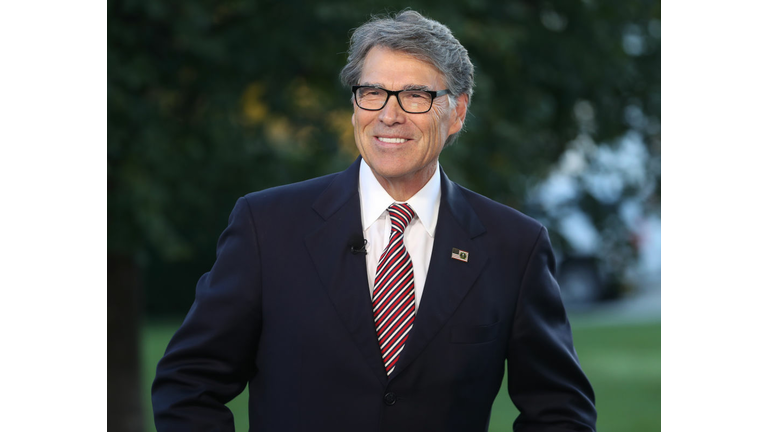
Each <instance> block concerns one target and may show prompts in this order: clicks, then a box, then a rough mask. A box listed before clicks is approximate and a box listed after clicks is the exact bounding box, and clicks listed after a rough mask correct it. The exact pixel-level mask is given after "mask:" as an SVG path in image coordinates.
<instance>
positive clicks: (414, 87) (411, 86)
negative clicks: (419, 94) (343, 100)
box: [360, 82, 430, 91]
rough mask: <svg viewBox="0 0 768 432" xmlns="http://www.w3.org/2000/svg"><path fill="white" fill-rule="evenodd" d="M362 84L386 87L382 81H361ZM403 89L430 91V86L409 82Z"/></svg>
mask: <svg viewBox="0 0 768 432" xmlns="http://www.w3.org/2000/svg"><path fill="white" fill-rule="evenodd" d="M360 85H361V86H366V87H376V88H380V89H384V88H386V87H384V85H383V84H381V83H370V82H364V83H361V84H360ZM403 90H422V91H423V90H426V91H429V90H430V88H429V86H426V85H420V84H407V85H405V86H404V87H403Z"/></svg>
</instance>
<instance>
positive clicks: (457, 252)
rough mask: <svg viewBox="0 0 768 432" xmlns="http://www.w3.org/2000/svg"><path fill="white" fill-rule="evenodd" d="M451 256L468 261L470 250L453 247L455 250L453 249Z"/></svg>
mask: <svg viewBox="0 0 768 432" xmlns="http://www.w3.org/2000/svg"><path fill="white" fill-rule="evenodd" d="M451 258H453V259H455V260H459V261H464V262H467V260H468V259H469V252H467V251H463V250H461V249H456V248H453V250H452V251H451Z"/></svg>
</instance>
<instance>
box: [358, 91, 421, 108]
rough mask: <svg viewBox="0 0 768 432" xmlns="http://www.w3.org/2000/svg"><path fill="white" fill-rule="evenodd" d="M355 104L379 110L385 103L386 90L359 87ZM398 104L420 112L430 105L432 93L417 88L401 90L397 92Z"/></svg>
mask: <svg viewBox="0 0 768 432" xmlns="http://www.w3.org/2000/svg"><path fill="white" fill-rule="evenodd" d="M355 96H356V100H357V104H358V105H360V108H363V109H368V110H380V109H382V108H384V104H386V103H387V92H386V91H384V90H382V89H378V88H375V87H361V88H359V89H357V93H356V95H355ZM397 97H398V99H399V101H400V106H401V107H402V108H403V109H404V110H405V111H407V112H410V113H422V112H426V111H429V109H430V108H431V107H432V95H431V94H429V93H427V92H423V91H418V90H408V91H402V92H400V93H398V94H397Z"/></svg>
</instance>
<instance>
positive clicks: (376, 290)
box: [373, 204, 416, 376]
mask: <svg viewBox="0 0 768 432" xmlns="http://www.w3.org/2000/svg"><path fill="white" fill-rule="evenodd" d="M387 211H388V212H389V218H390V221H391V222H392V232H391V233H390V235H389V244H387V247H385V248H384V252H382V254H381V258H379V264H378V266H377V267H376V278H375V281H374V285H373V319H374V323H375V325H376V335H377V336H378V338H379V347H380V348H381V357H382V359H383V360H384V368H385V369H386V370H387V376H389V375H390V374H391V373H392V371H393V370H394V369H395V364H396V363H397V360H398V359H399V358H400V353H401V352H402V351H403V347H404V346H405V341H406V340H408V333H409V332H410V331H411V327H412V326H413V320H414V318H415V316H416V296H415V294H414V290H413V264H412V263H411V256H410V255H409V254H408V251H407V250H405V244H404V243H403V232H404V231H405V227H407V226H408V224H409V223H410V222H411V219H413V216H414V214H415V213H414V211H413V209H411V207H410V206H409V205H408V204H392V205H391V206H389V208H388V209H387Z"/></svg>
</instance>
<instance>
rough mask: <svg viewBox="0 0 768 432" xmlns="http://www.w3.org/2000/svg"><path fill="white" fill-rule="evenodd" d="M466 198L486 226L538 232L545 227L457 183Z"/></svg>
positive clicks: (515, 210) (519, 212)
mask: <svg viewBox="0 0 768 432" xmlns="http://www.w3.org/2000/svg"><path fill="white" fill-rule="evenodd" d="M456 186H457V187H458V188H459V190H460V191H461V193H462V195H464V198H465V199H466V200H467V202H468V203H469V204H470V205H471V206H472V208H473V209H474V210H475V213H477V216H478V217H479V218H480V220H481V221H482V222H483V224H484V225H486V228H488V229H492V228H496V227H504V228H507V229H512V228H514V230H515V231H527V232H533V233H536V234H538V232H539V231H540V230H541V229H542V228H543V227H544V226H543V225H542V224H541V222H539V221H537V220H536V219H534V218H532V217H530V216H528V215H526V214H524V213H522V212H521V211H519V210H517V209H514V208H512V207H510V206H508V205H505V204H502V203H500V202H498V201H494V200H492V199H490V198H488V197H486V196H484V195H481V194H479V193H477V192H474V191H471V190H469V189H467V188H465V187H463V186H461V185H458V184H457V185H456Z"/></svg>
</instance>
